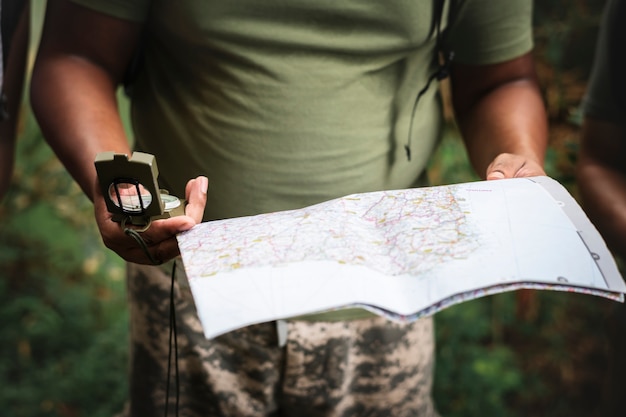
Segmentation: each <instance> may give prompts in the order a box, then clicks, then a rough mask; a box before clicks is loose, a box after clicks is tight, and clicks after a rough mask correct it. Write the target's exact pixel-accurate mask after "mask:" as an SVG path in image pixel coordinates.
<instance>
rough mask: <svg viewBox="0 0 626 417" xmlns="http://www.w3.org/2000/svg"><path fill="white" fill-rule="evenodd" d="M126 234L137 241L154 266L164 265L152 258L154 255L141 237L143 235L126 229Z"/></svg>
mask: <svg viewBox="0 0 626 417" xmlns="http://www.w3.org/2000/svg"><path fill="white" fill-rule="evenodd" d="M124 233H126V234H127V235H128V236H130V237H132V238H133V239H135V241H136V242H137V244H139V246H141V249H143V252H144V253H145V254H146V256H147V257H148V259H150V262H152V264H153V265H161V264H162V263H163V261H159V260H156V259H155V258H154V256H152V254H151V253H150V251H149V250H148V245H147V244H146V242H145V241H144V240H143V238H142V237H141V235H140V234H139V232H138V231H137V230H134V229H129V228H125V229H124Z"/></svg>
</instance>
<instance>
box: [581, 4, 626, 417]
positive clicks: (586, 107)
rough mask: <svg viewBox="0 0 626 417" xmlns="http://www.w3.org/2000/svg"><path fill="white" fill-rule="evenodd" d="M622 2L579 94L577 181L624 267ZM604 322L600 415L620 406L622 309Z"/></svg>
mask: <svg viewBox="0 0 626 417" xmlns="http://www.w3.org/2000/svg"><path fill="white" fill-rule="evenodd" d="M624 19H626V2H625V1H623V0H609V1H608V2H607V3H606V5H605V8H604V13H603V20H602V24H601V25H600V33H599V35H598V39H597V42H596V51H595V58H594V62H593V68H592V72H591V77H590V79H589V84H588V87H587V92H586V94H585V97H584V99H583V103H582V110H583V115H584V119H583V125H582V131H581V143H580V153H579V156H578V164H577V183H578V187H579V191H580V197H581V203H582V205H583V207H584V209H585V212H586V213H587V215H588V216H589V218H590V219H591V221H592V222H593V223H594V225H595V226H596V227H597V228H598V230H599V231H600V233H601V234H602V236H603V237H604V240H605V241H606V243H607V246H608V247H609V249H611V251H612V253H613V255H614V256H615V257H616V259H617V260H618V264H620V267H621V268H622V271H623V266H624V265H626V264H624V261H626V78H625V75H626V58H625V57H624V54H623V49H624V44H625V42H626V29H625V27H624ZM605 322H606V325H607V337H608V341H609V342H610V343H609V345H608V354H609V360H610V363H609V372H608V377H607V380H606V384H605V397H604V398H603V404H602V405H603V409H602V415H603V416H621V415H622V414H623V413H624V411H623V404H622V398H623V387H624V370H626V361H625V360H624V350H625V349H626V338H625V337H624V334H625V329H626V310H625V309H624V306H623V305H615V306H611V310H610V314H608V316H607V320H605Z"/></svg>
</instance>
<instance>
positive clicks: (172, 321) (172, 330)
mask: <svg viewBox="0 0 626 417" xmlns="http://www.w3.org/2000/svg"><path fill="white" fill-rule="evenodd" d="M175 281H176V261H174V265H173V266H172V282H171V287H170V339H169V352H168V356H167V384H166V388H165V417H167V412H168V409H169V399H170V379H171V374H170V372H171V368H172V339H173V341H174V368H175V372H174V375H175V378H176V406H175V408H174V409H175V410H176V411H175V415H176V417H178V406H179V402H180V377H179V371H178V334H177V330H176V305H175V300H174V282H175Z"/></svg>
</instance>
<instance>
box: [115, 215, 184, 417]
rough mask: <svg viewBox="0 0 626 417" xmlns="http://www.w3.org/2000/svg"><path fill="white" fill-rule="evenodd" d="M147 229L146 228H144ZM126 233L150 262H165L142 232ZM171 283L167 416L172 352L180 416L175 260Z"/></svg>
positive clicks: (176, 408) (176, 407)
mask: <svg viewBox="0 0 626 417" xmlns="http://www.w3.org/2000/svg"><path fill="white" fill-rule="evenodd" d="M144 230H145V229H144ZM124 233H125V234H127V235H128V236H130V237H132V238H133V239H135V241H136V242H137V243H138V244H139V246H140V247H141V249H142V250H143V251H144V253H145V254H146V256H147V257H148V259H150V262H152V263H153V264H154V265H160V264H162V263H163V262H162V261H158V260H156V259H155V258H154V256H152V254H151V253H150V251H149V250H148V245H147V244H146V241H145V240H143V237H141V234H140V233H139V232H138V231H137V230H134V229H129V228H126V227H125V228H124ZM171 277H172V279H171V284H170V323H169V325H170V335H169V346H168V354H167V381H166V385H165V417H167V414H168V411H169V403H170V380H171V369H172V353H173V354H174V377H175V379H176V403H175V416H176V417H178V408H179V404H180V376H179V375H180V374H179V369H178V331H177V328H176V302H175V297H174V284H175V282H176V261H174V263H173V265H172V274H171ZM172 342H173V343H174V350H173V352H172Z"/></svg>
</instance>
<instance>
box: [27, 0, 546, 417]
mask: <svg viewBox="0 0 626 417" xmlns="http://www.w3.org/2000/svg"><path fill="white" fill-rule="evenodd" d="M449 3H450V2H443V1H440V2H437V1H433V2H405V1H400V0H397V1H396V0H392V1H385V2H358V1H357V2H347V3H346V2H335V1H321V2H320V1H316V2H304V1H296V0H275V1H271V2H258V1H255V0H244V1H240V2H235V3H232V2H212V1H207V0H183V1H177V2H168V1H151V2H150V1H141V0H136V1H126V2H119V1H117V2H116V1H110V0H109V1H107V0H75V1H68V0H51V1H49V5H48V13H47V17H46V23H45V27H44V33H43V40H42V44H41V49H40V51H39V55H38V58H37V63H36V66H35V69H34V73H33V81H32V103H33V109H34V110H35V113H36V115H37V118H38V120H39V122H40V125H41V128H42V131H43V133H44V135H45V137H46V138H47V140H48V142H49V143H50V145H51V146H52V148H53V149H54V150H55V151H56V153H57V154H58V155H59V157H60V158H61V160H62V161H63V162H64V164H65V165H66V166H67V168H68V170H69V171H70V172H71V173H72V175H73V176H74V178H75V179H76V180H77V181H78V183H79V184H80V185H81V187H82V188H83V190H84V191H85V193H86V194H87V195H88V196H89V197H90V198H91V199H92V200H93V202H94V207H95V215H96V220H97V222H98V226H99V228H100V231H101V234H102V237H103V240H104V242H105V243H106V244H107V246H108V247H109V248H111V249H113V250H115V251H116V252H117V253H119V254H120V256H122V257H123V258H124V259H126V260H128V261H130V263H129V274H130V275H129V280H128V283H129V298H130V306H131V338H132V352H131V354H132V359H133V362H132V365H131V402H130V410H129V412H130V415H132V416H147V415H155V414H157V413H159V412H162V409H163V407H164V404H165V399H164V396H165V393H164V385H165V384H164V380H165V378H166V373H167V372H166V371H167V354H168V350H167V349H168V344H167V325H168V321H169V315H168V314H169V312H168V308H167V302H166V300H167V298H168V293H169V284H168V272H167V269H166V270H165V271H163V270H162V269H159V268H157V267H154V266H145V265H139V264H145V263H148V257H147V256H146V254H145V253H143V252H142V251H141V250H140V248H139V247H138V246H137V244H136V242H135V241H133V240H132V239H130V238H129V237H128V236H126V235H124V233H123V231H122V230H121V229H120V227H119V225H118V224H116V223H114V222H112V221H110V214H109V213H107V212H106V209H105V207H104V203H103V200H102V196H101V192H100V190H99V189H98V187H97V185H96V183H97V182H96V176H95V171H94V168H93V159H94V157H95V155H96V153H97V152H101V151H116V152H122V153H126V154H129V153H130V151H131V148H130V146H129V144H128V141H127V138H126V137H125V136H124V133H123V129H122V123H121V121H120V119H119V116H118V112H117V108H116V102H115V91H116V88H117V86H118V85H119V84H120V82H121V81H122V80H123V78H124V74H125V73H126V70H127V68H128V67H129V63H130V62H131V58H132V57H133V55H134V53H135V51H136V48H137V46H138V44H139V43H140V41H141V45H142V48H143V59H144V60H143V65H142V66H141V67H140V68H141V69H140V71H139V73H138V74H137V77H136V81H135V82H134V84H133V86H132V100H133V104H132V114H133V128H134V132H135V138H136V144H135V145H136V149H138V150H141V151H145V152H149V153H152V154H154V155H155V156H156V158H157V161H158V164H159V168H160V172H161V177H160V178H161V180H162V186H163V187H164V188H166V189H168V190H170V191H171V192H172V193H173V194H176V195H180V196H185V197H186V199H187V200H188V201H189V205H188V207H187V216H181V217H179V218H173V219H168V220H165V221H158V222H154V223H153V224H152V226H151V227H150V228H149V229H148V230H147V231H146V232H145V233H143V237H144V240H145V241H146V242H147V243H148V251H149V253H150V257H152V258H154V259H156V260H157V261H167V260H169V259H171V258H173V257H175V256H177V255H178V248H177V245H176V240H175V234H176V233H177V232H180V231H183V230H187V229H189V228H191V227H193V225H194V224H195V223H198V222H200V221H202V220H204V221H207V220H212V219H219V218H225V217H234V216H244V215H252V214H257V213H262V212H269V211H277V210H285V209H292V208H298V207H303V206H307V205H310V204H314V203H317V202H321V201H324V200H328V199H331V198H335V197H339V196H342V195H346V194H350V193H355V192H367V191H374V190H381V189H392V188H396V189H397V188H407V187H411V186H418V185H424V184H425V183H426V181H425V178H424V177H425V175H424V169H425V166H426V164H427V162H428V160H429V158H430V156H431V154H432V152H433V150H434V148H435V146H436V143H437V141H438V138H439V134H440V128H441V121H442V110H441V103H440V98H439V95H438V93H437V89H436V85H434V84H435V83H433V85H434V86H430V88H426V86H428V80H429V78H430V77H431V76H432V77H436V76H437V74H439V75H443V73H444V72H445V71H447V67H445V66H444V67H443V68H439V62H438V60H437V57H438V53H439V52H442V54H443V56H444V57H449V56H450V52H451V51H452V50H453V51H454V54H455V55H454V60H453V62H452V64H451V66H450V68H449V70H450V71H451V82H452V89H453V99H454V107H455V111H456V114H457V117H458V122H459V125H460V128H461V131H462V133H463V136H464V139H465V142H466V144H467V149H468V152H469V155H470V158H471V160H472V163H473V165H474V167H475V168H476V170H477V172H479V173H480V175H481V176H482V177H484V178H487V179H498V178H505V177H520V176H532V175H543V174H544V171H543V168H542V164H543V157H544V152H545V147H546V118H545V114H544V107H543V102H542V99H541V96H540V93H539V90H538V87H537V84H536V80H535V78H534V68H533V59H532V55H531V50H532V31H531V14H532V10H531V8H532V2H530V1H528V0H519V1H513V2H497V1H486V0H474V1H463V2H461V1H455V2H453V3H454V7H452V10H450V4H449ZM433 74H435V75H433ZM422 90H423V91H424V92H423V93H422V94H420V91H422ZM59 109H61V111H59ZM205 176H206V177H208V178H210V180H211V192H210V193H209V194H208V197H207V194H206V188H207V179H206V178H205ZM189 178H194V179H193V180H191V181H190V182H189V183H188V184H187V186H186V187H185V182H186V181H187V180H188V179H189ZM205 202H206V205H205ZM203 209H204V212H203ZM176 296H177V305H176V308H177V312H178V314H179V316H180V314H182V315H183V317H182V318H181V319H179V320H178V321H177V325H178V329H179V330H178V334H179V339H180V340H179V346H180V350H181V357H180V378H181V379H180V381H181V404H180V408H181V410H184V414H185V415H191V416H205V415H211V416H214V415H215V416H265V415H267V416H269V415H297V416H309V415H310V416H348V415H370V416H377V415H381V416H383V415H384V416H388V415H393V416H432V415H436V413H435V410H434V406H433V404H432V400H431V398H430V389H431V386H432V370H433V350H434V349H433V348H434V336H433V322H432V318H426V319H421V320H418V321H417V322H415V323H411V324H403V325H401V324H396V323H391V322H387V321H385V320H384V319H382V318H380V317H375V316H373V315H372V314H370V313H368V312H365V311H363V310H358V309H352V310H347V311H340V312H333V313H322V314H319V315H311V316H308V317H304V318H298V319H297V320H288V321H287V336H286V337H287V340H286V342H285V345H284V346H282V345H281V346H279V344H278V335H277V330H276V325H275V323H265V324H260V325H255V326H250V327H247V328H245V329H240V330H236V331H233V332H231V333H229V334H226V335H224V336H221V337H218V338H215V339H214V340H205V339H204V337H203V336H202V333H201V330H200V324H199V322H198V319H197V316H196V314H195V311H194V308H193V302H192V299H191V295H190V292H189V289H188V285H187V284H186V282H185V279H184V277H183V278H181V279H179V285H178V287H177V292H176Z"/></svg>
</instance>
